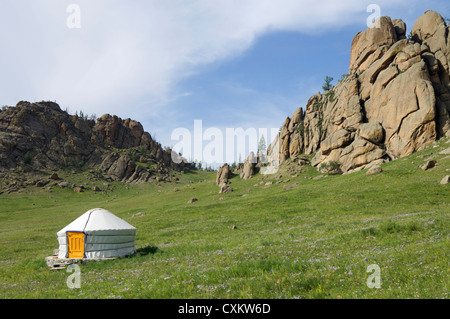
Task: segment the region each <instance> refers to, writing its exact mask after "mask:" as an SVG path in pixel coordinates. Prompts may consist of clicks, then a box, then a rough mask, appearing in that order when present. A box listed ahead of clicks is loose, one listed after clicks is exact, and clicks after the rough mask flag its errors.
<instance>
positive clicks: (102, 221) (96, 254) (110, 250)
mask: <svg viewBox="0 0 450 319" xmlns="http://www.w3.org/2000/svg"><path fill="white" fill-rule="evenodd" d="M57 236H58V243H59V253H58V258H61V259H63V258H75V259H81V258H88V259H92V258H112V257H124V256H128V255H131V254H134V253H135V252H136V248H135V238H136V228H135V227H133V226H131V225H130V224H128V223H127V222H126V221H124V220H122V219H120V218H119V217H117V216H115V215H114V214H112V213H110V212H109V211H107V210H104V209H102V208H95V209H91V210H90V211H88V212H86V213H85V214H83V215H82V216H80V217H79V218H78V219H76V220H75V221H73V222H72V223H70V224H69V225H67V226H66V227H64V228H63V229H61V230H60V231H59V232H58V233H57Z"/></svg>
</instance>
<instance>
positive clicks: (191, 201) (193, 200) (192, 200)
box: [188, 198, 198, 204]
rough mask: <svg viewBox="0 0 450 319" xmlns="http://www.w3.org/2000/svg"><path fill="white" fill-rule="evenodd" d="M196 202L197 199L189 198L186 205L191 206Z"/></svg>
mask: <svg viewBox="0 0 450 319" xmlns="http://www.w3.org/2000/svg"><path fill="white" fill-rule="evenodd" d="M197 201H198V199H197V198H191V199H190V200H188V204H192V203H195V202H197Z"/></svg>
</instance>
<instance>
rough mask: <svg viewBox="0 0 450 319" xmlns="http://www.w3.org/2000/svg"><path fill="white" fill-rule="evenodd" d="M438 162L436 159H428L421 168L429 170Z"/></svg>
mask: <svg viewBox="0 0 450 319" xmlns="http://www.w3.org/2000/svg"><path fill="white" fill-rule="evenodd" d="M436 164H437V163H436V161H435V160H430V161H427V162H426V163H425V164H423V165H421V166H420V168H421V169H422V170H423V171H427V170H429V169H431V168H433V167H435V166H436Z"/></svg>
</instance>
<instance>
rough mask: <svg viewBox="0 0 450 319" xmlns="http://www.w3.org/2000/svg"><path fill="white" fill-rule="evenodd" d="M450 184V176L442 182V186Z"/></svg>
mask: <svg viewBox="0 0 450 319" xmlns="http://www.w3.org/2000/svg"><path fill="white" fill-rule="evenodd" d="M449 183H450V175H447V176H445V177H444V178H443V179H442V180H441V182H440V184H441V185H447V184H449Z"/></svg>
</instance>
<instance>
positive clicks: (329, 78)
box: [322, 75, 334, 92]
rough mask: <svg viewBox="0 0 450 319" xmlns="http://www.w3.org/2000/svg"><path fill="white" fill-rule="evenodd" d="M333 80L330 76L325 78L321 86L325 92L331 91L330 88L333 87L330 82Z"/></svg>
mask: <svg viewBox="0 0 450 319" xmlns="http://www.w3.org/2000/svg"><path fill="white" fill-rule="evenodd" d="M333 80H334V78H332V77H331V76H328V75H327V76H326V78H325V83H324V85H323V86H322V88H323V89H324V91H325V92H328V91H329V90H331V88H332V87H333V85H332V84H331V82H333Z"/></svg>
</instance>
